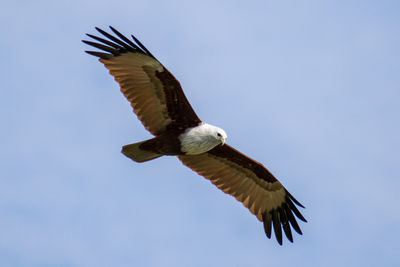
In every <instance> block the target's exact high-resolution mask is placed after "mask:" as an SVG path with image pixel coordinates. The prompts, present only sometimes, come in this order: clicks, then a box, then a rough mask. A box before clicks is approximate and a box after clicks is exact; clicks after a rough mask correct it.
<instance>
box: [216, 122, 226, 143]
mask: <svg viewBox="0 0 400 267" xmlns="http://www.w3.org/2000/svg"><path fill="white" fill-rule="evenodd" d="M213 127H215V126H213ZM214 134H215V138H216V139H217V140H219V141H220V142H221V144H222V145H224V144H225V140H226V138H228V135H227V134H226V132H225V131H224V130H222V129H221V128H218V127H215V132H214Z"/></svg>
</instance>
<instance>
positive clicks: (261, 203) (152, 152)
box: [83, 27, 306, 245]
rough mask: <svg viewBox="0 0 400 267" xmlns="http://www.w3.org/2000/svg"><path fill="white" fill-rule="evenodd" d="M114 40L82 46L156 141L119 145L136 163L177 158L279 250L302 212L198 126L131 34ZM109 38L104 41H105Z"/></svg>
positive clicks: (271, 180)
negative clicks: (244, 212)
mask: <svg viewBox="0 0 400 267" xmlns="http://www.w3.org/2000/svg"><path fill="white" fill-rule="evenodd" d="M110 29H111V31H112V32H113V33H114V34H115V35H112V34H110V33H108V32H105V31H103V30H101V29H99V28H96V30H97V31H98V32H99V33H100V34H102V35H103V37H98V36H95V35H91V34H87V35H88V36H89V37H91V38H92V39H94V40H95V41H97V42H93V41H86V40H84V41H83V42H84V43H86V44H88V45H91V46H93V47H95V48H98V49H100V50H101V52H99V51H86V52H87V53H89V54H91V55H93V56H96V57H98V58H99V60H100V62H102V63H103V64H104V66H105V67H106V68H107V69H108V70H109V72H110V74H111V75H112V76H114V79H115V80H116V81H117V82H118V83H119V85H120V87H121V91H122V93H123V94H124V95H125V97H126V98H127V99H128V101H129V102H130V103H131V106H132V107H133V111H134V112H135V114H136V115H137V117H138V118H139V120H140V121H141V122H142V123H143V125H144V127H145V128H146V129H147V130H148V131H149V132H150V133H152V134H153V135H154V136H155V137H154V138H152V139H149V140H145V141H141V142H138V143H134V144H130V145H126V146H123V148H122V153H123V154H124V155H126V156H127V157H129V158H131V159H132V160H134V161H136V162H145V161H149V160H152V159H155V158H158V157H161V156H164V155H174V156H177V157H178V158H179V159H180V160H181V161H182V163H183V164H184V165H186V166H188V167H189V168H191V169H192V170H194V171H196V172H197V173H198V174H200V175H202V176H204V177H205V178H207V179H209V180H210V181H211V182H212V183H213V184H214V185H216V186H217V187H218V188H219V189H221V190H222V191H224V192H225V193H227V194H230V195H232V196H233V197H235V198H236V199H237V200H238V201H240V202H242V203H243V205H244V206H245V207H247V208H248V209H249V210H250V212H251V213H253V214H254V215H255V216H256V217H257V219H259V220H260V221H262V222H263V223H264V230H265V233H266V235H267V237H268V238H271V234H272V229H273V230H274V232H275V237H276V240H277V241H278V243H279V244H281V245H282V229H283V232H284V233H285V235H286V237H287V238H288V240H289V241H291V242H293V236H292V231H291V229H292V228H293V229H294V230H295V231H296V232H297V233H299V234H302V232H301V230H300V227H299V225H298V223H297V221H296V217H297V218H299V219H300V220H302V221H304V222H306V219H305V218H304V217H303V216H302V215H301V213H300V212H299V210H298V209H297V207H296V205H297V206H300V207H303V205H301V204H300V203H299V202H298V201H297V200H296V199H295V198H294V197H293V196H292V195H291V194H290V193H289V192H288V191H287V190H286V189H285V188H284V187H283V185H282V184H281V183H280V182H279V181H278V180H277V179H276V178H275V177H274V176H273V175H272V174H271V173H270V172H269V171H268V170H267V169H266V168H265V167H264V166H263V165H262V164H261V163H259V162H257V161H255V160H253V159H251V158H249V157H247V156H246V155H244V154H242V153H240V152H239V151H237V150H236V149H234V148H233V147H231V146H229V145H228V144H226V143H225V140H226V138H227V135H226V133H225V131H224V130H222V129H221V128H218V127H216V126H213V125H210V124H207V123H204V122H202V121H201V120H200V119H199V117H198V116H197V115H196V113H195V112H194V110H193V108H192V107H191V106H190V104H189V101H188V100H187V98H186V97H185V94H184V93H183V90H182V88H181V86H180V84H179V82H178V80H176V79H175V77H174V76H173V75H172V74H171V73H170V72H169V71H168V70H167V69H166V68H165V67H164V66H163V65H162V64H161V63H160V62H159V61H158V60H157V59H156V58H155V57H154V56H153V55H152V54H151V53H150V51H149V50H147V49H146V47H145V46H144V45H143V44H142V43H140V42H139V40H137V39H136V38H135V37H134V36H133V35H132V36H131V37H132V40H130V39H128V38H127V37H125V36H124V35H122V34H121V33H120V32H118V31H117V30H115V29H114V28H112V27H110ZM104 37H105V38H107V39H104Z"/></svg>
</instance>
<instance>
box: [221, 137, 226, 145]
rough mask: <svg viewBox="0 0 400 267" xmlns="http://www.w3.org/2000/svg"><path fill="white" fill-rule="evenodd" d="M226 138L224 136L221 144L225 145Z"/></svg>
mask: <svg viewBox="0 0 400 267" xmlns="http://www.w3.org/2000/svg"><path fill="white" fill-rule="evenodd" d="M225 140H226V138H225V137H224V138H222V140H221V146H223V145H225Z"/></svg>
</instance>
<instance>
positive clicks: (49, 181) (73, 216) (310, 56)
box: [0, 0, 400, 267]
mask: <svg viewBox="0 0 400 267" xmlns="http://www.w3.org/2000/svg"><path fill="white" fill-rule="evenodd" d="M0 13H1V16H0V32H1V39H0V48H1V61H0V62H1V63H0V88H1V96H0V118H1V125H2V127H1V131H0V140H1V143H0V145H1V150H0V151H1V152H0V157H1V158H0V162H1V168H0V266H3V267H7V266H63V267H67V266H68V267H70V266H71V267H72V266H74V267H75V266H99V267H101V266H256V267H258V266H281V267H284V266H399V265H400V245H399V238H400V230H399V226H400V209H399V207H398V203H399V188H400V171H399V168H400V156H399V154H400V152H399V151H400V141H399V137H400V122H399V120H400V15H399V14H400V1H210V0H206V1H118V0H117V1H102V0H100V1H6V2H4V3H2V5H1V11H0ZM108 25H112V26H114V27H115V28H117V29H118V30H120V31H121V32H122V33H124V34H126V35H128V34H131V33H132V34H135V35H136V36H137V37H138V38H139V39H140V40H141V41H142V42H143V43H144V44H145V45H146V46H147V48H148V49H149V50H150V51H151V52H152V53H153V54H154V55H155V56H156V57H157V58H158V59H159V60H160V61H161V62H162V63H163V64H164V65H165V66H166V67H167V68H169V70H170V71H171V72H172V73H173V74H174V75H175V76H176V77H177V78H178V79H179V80H180V82H181V84H182V86H183V88H184V90H185V93H186V95H187V97H188V98H189V100H190V101H191V103H192V105H193V107H194V109H195V110H196V112H197V114H198V115H199V116H200V118H202V119H203V120H204V121H207V122H209V123H211V124H215V125H218V126H220V127H221V128H223V129H225V131H226V132H227V133H228V136H229V139H228V142H229V144H231V145H233V146H235V147H236V148H238V149H239V150H241V151H242V152H244V153H246V154H248V155H250V156H251V157H253V158H255V159H257V160H258V161H260V162H262V163H264V165H266V166H267V167H268V168H269V169H270V170H271V171H272V172H273V173H274V174H275V175H276V176H277V177H278V178H279V179H280V181H281V182H282V183H283V184H284V185H285V186H286V187H287V188H288V190H289V191H290V192H291V193H292V194H293V195H294V196H295V197H296V198H297V199H298V200H299V201H300V202H302V203H303V204H304V205H305V206H306V209H305V210H302V212H303V214H304V216H305V217H306V218H307V219H308V221H309V222H308V223H300V226H301V228H302V230H303V233H304V234H303V236H299V235H297V234H296V235H295V236H294V239H295V241H294V243H293V244H291V243H289V242H288V241H287V240H284V245H283V246H282V247H281V246H279V245H278V244H277V242H276V241H275V239H274V238H273V239H271V240H269V239H267V238H266V237H265V234H264V230H263V227H262V223H260V222H258V221H257V219H256V218H255V217H254V216H253V215H251V214H250V212H248V210H247V209H245V208H244V207H243V206H242V205H241V204H240V203H239V202H237V201H236V200H235V199H234V198H232V197H230V196H228V195H225V194H224V193H222V192H221V191H219V190H218V189H217V188H215V187H214V186H213V185H212V184H211V183H210V182H208V181H207V180H205V179H203V178H202V177H200V176H198V175H197V174H195V173H194V172H192V171H191V170H189V169H188V168H186V167H184V166H183V165H182V164H181V163H180V162H179V161H178V160H177V159H176V158H174V157H165V158H160V159H157V160H154V161H152V162H149V163H146V164H135V163H134V162H132V161H130V160H129V159H127V158H126V157H124V156H123V155H122V154H121V153H120V149H121V146H122V145H125V144H128V143H133V142H137V141H140V140H142V139H145V138H149V137H150V134H149V133H147V132H146V131H145V130H144V128H143V127H142V125H141V124H140V122H139V121H138V119H137V118H136V116H134V115H133V113H132V111H131V107H130V106H129V104H128V102H127V101H126V100H125V98H124V97H123V96H122V94H121V93H120V92H119V87H118V85H117V83H115V82H114V81H113V79H112V77H111V76H110V75H109V74H108V73H107V71H106V69H105V68H104V67H103V66H102V65H101V64H100V63H99V62H98V61H97V60H96V59H95V58H94V57H91V56H89V55H87V54H85V53H84V52H83V51H84V50H86V49H87V46H85V45H84V44H83V43H82V42H81V39H84V38H85V35H84V34H85V33H92V34H94V33H96V32H95V30H94V27H95V26H98V27H101V28H106V27H107V26H108Z"/></svg>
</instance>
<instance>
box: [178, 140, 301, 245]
mask: <svg viewBox="0 0 400 267" xmlns="http://www.w3.org/2000/svg"><path fill="white" fill-rule="evenodd" d="M178 157H179V159H180V160H181V161H182V162H183V164H185V165H186V166H188V167H189V168H191V169H192V170H194V171H196V172H197V173H198V174H200V175H202V176H204V177H205V178H207V179H209V180H210V181H211V182H212V183H213V184H214V185H216V186H217V187H218V188H219V189H221V190H222V191H224V192H225V193H227V194H230V195H232V196H234V197H235V198H236V199H237V200H239V201H240V202H242V203H243V205H244V206H245V207H247V208H248V209H249V210H250V211H251V213H253V214H254V215H256V216H257V218H258V219H259V220H260V221H262V222H264V230H265V233H266V235H267V236H268V238H271V229H272V227H273V228H274V232H275V237H276V240H277V241H278V243H279V244H281V245H282V228H283V231H284V232H285V234H286V237H287V238H288V239H289V240H290V241H291V242H293V237H292V232H291V227H292V228H293V229H294V230H295V231H296V232H297V233H299V234H302V232H301V230H300V227H299V225H298V224H297V221H296V218H295V216H294V215H296V217H297V218H299V219H300V220H302V221H304V222H306V219H304V217H303V216H302V215H301V213H300V212H299V210H298V209H297V208H296V206H295V204H297V205H298V206H300V207H303V205H301V204H300V203H299V202H298V201H297V200H296V199H295V198H294V197H293V196H292V195H291V194H290V193H289V192H288V191H287V190H286V189H285V188H284V187H283V185H282V184H281V183H280V182H279V181H278V180H277V179H276V178H275V177H274V176H273V175H272V174H271V173H270V172H269V171H268V170H267V169H266V168H265V167H264V166H263V165H262V164H261V163H259V162H257V161H255V160H253V159H251V158H249V157H247V156H245V155H244V154H242V153H240V152H239V151H237V150H236V149H234V148H232V147H231V146H229V145H227V144H225V145H223V146H221V145H220V146H217V147H215V148H214V149H212V150H210V151H208V152H207V153H203V154H199V155H179V156H178ZM303 208H304V207H303ZM293 214H294V215H293Z"/></svg>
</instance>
